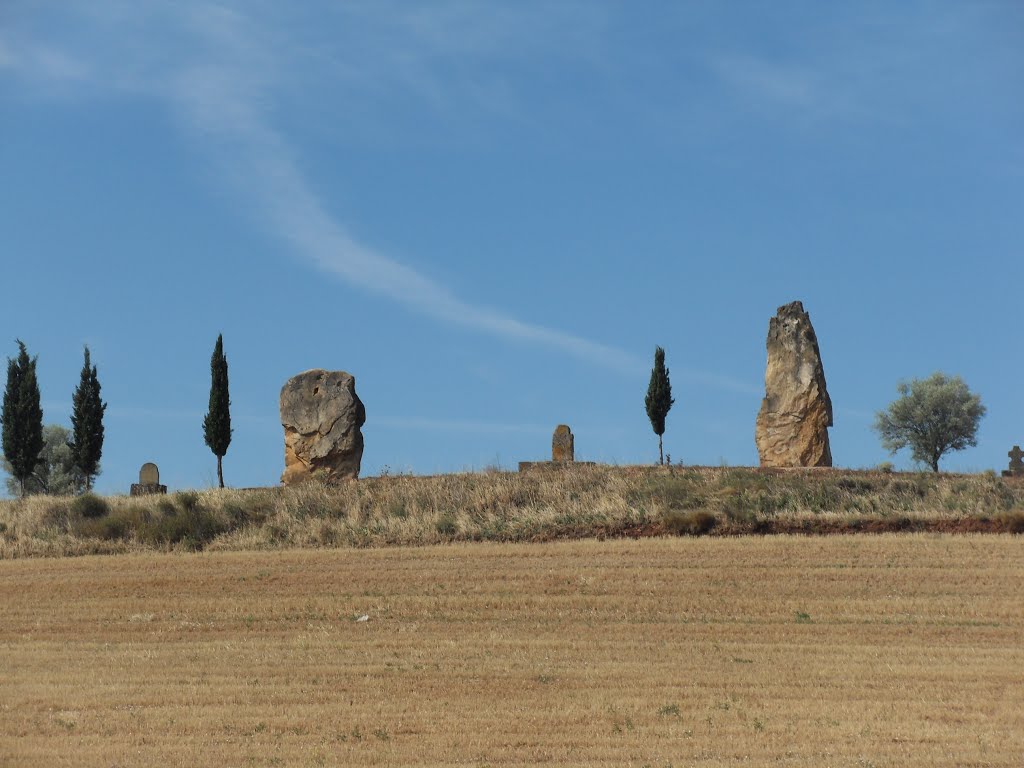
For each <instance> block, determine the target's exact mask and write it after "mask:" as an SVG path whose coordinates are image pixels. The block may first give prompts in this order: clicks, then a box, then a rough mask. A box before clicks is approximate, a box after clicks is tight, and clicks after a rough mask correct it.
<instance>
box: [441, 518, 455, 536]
mask: <svg viewBox="0 0 1024 768" xmlns="http://www.w3.org/2000/svg"><path fill="white" fill-rule="evenodd" d="M436 528H437V532H438V533H439V534H441V535H442V536H454V535H455V534H456V533H458V532H459V524H458V523H456V522H455V518H454V517H452V516H450V515H445V516H444V517H442V518H441V519H440V520H438V521H437V526H436Z"/></svg>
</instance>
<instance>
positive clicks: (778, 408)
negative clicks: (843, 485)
mask: <svg viewBox="0 0 1024 768" xmlns="http://www.w3.org/2000/svg"><path fill="white" fill-rule="evenodd" d="M764 383H765V396H764V400H763V401H762V402H761V411H760V413H758V414H757V430H756V435H755V439H756V441H757V452H758V454H759V456H760V459H761V466H762V467H831V466H832V452H831V450H830V449H829V445H828V428H829V427H831V426H832V400H831V399H830V398H829V396H828V391H827V390H826V389H825V372H824V370H823V369H822V367H821V353H820V352H819V351H818V338H817V336H815V335H814V328H813V326H811V318H810V316H809V315H808V314H807V313H806V312H805V311H804V305H803V304H801V303H800V302H799V301H794V302H792V303H791V304H786V305H785V306H784V307H779V311H778V313H777V314H776V315H775V317H773V318H772V319H771V322H769V324H768V366H767V368H766V369H765V374H764Z"/></svg>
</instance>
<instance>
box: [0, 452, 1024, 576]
mask: <svg viewBox="0 0 1024 768" xmlns="http://www.w3.org/2000/svg"><path fill="white" fill-rule="evenodd" d="M104 502H105V505H106V506H108V507H109V511H108V512H107V513H106V514H102V515H101V516H99V517H87V516H86V514H88V513H89V512H90V511H95V510H89V509H83V507H82V504H81V501H80V500H79V501H78V502H73V501H72V500H70V499H61V498H47V497H33V498H29V499H27V500H25V501H14V502H11V501H8V502H0V559H3V558H12V557H29V556H40V555H43V556H54V555H81V554H94V553H112V552H140V551H153V550H157V551H164V550H171V549H185V550H193V549H204V548H205V549H211V550H267V549H285V548H296V547H301V548H324V547H331V548H335V547H378V546H388V545H410V544H412V545H424V544H436V543H442V542H452V541H495V542H505V541H549V540H553V539H574V538H585V537H596V538H604V537H609V536H611V537H614V536H645V535H659V534H663V533H678V534H683V535H699V534H710V535H738V534H745V533H770V532H775V533H780V532H781V533H786V532H803V533H834V532H855V531H878V532H882V531H903V530H933V531H935V530H938V531H961V532H964V531H990V532H997V531H1009V532H1024V483H1021V482H1020V481H1008V480H1003V479H1002V478H998V477H995V476H994V475H939V476H935V475H932V474H930V473H928V474H900V473H895V474H894V473H882V472H850V471H843V470H830V471H790V472H780V471H775V472H762V471H757V470H752V469H739V468H737V469H728V468H714V469H712V468H702V469H701V468H686V469H681V468H675V467H674V468H668V469H665V468H663V469H658V468H651V467H574V468H571V469H569V470H565V471H536V472H529V473H525V474H514V473H504V472H484V473H467V474H458V475H442V476H437V477H407V476H397V477H382V478H369V479H364V480H360V481H359V482H358V483H354V484H349V485H345V486H340V487H332V486H325V485H320V484H315V483H313V484H308V485H305V486H302V487H298V488H290V489H281V488H268V489H261V490H250V491H232V490H226V491H216V490H211V491H203V492H201V493H196V492H191V491H187V492H182V493H177V494H173V495H171V496H169V497H142V498H138V499H133V498H128V497H111V498H109V499H107V500H104V501H100V502H98V503H99V504H100V505H101V506H103V505H104ZM101 511H102V510H101ZM83 512H84V513H85V514H83Z"/></svg>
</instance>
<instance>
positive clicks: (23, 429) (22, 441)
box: [0, 339, 43, 496]
mask: <svg viewBox="0 0 1024 768" xmlns="http://www.w3.org/2000/svg"><path fill="white" fill-rule="evenodd" d="M18 349H19V352H18V357H17V358H16V359H14V360H12V359H11V358H7V388H6V389H5V390H4V404H3V411H2V412H0V421H2V422H3V449H4V458H6V459H7V461H8V463H9V464H10V465H11V474H12V475H14V479H15V480H17V481H18V482H19V483H20V484H21V495H22V496H24V495H25V482H26V481H27V480H28V479H29V478H30V477H31V476H32V472H33V470H34V469H35V467H36V464H37V463H38V461H39V454H40V453H41V452H42V450H43V409H42V408H41V407H40V405H39V382H38V380H37V379H36V359H37V358H34V357H33V358H29V356H28V350H27V349H25V344H24V343H23V342H22V341H21V340H20V339H18Z"/></svg>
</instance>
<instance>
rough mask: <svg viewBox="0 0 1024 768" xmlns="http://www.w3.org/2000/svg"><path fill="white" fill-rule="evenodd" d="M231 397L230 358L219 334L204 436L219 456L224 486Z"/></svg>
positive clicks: (218, 461) (229, 440)
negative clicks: (229, 389)
mask: <svg viewBox="0 0 1024 768" xmlns="http://www.w3.org/2000/svg"><path fill="white" fill-rule="evenodd" d="M230 406H231V398H230V395H229V394H228V359H227V358H226V357H224V337H223V335H218V336H217V343H216V344H215V345H214V347H213V357H211V358H210V409H209V411H207V413H206V418H204V419H203V438H204V439H205V441H206V444H207V445H208V446H209V447H210V450H211V451H213V455H214V456H216V457H217V482H218V483H219V484H220V487H221V488H223V487H224V470H223V466H222V459H223V458H224V454H226V453H227V452H228V446H229V445H231V432H232V430H231V411H230Z"/></svg>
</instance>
